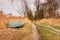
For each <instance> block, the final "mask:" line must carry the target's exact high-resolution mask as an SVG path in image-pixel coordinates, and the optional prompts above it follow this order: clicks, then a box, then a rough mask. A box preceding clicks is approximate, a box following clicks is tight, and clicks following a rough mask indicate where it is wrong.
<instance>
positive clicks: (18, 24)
mask: <svg viewBox="0 0 60 40" xmlns="http://www.w3.org/2000/svg"><path fill="white" fill-rule="evenodd" d="M22 26H24V21H12V22H9V23H8V27H10V28H18V27H22Z"/></svg>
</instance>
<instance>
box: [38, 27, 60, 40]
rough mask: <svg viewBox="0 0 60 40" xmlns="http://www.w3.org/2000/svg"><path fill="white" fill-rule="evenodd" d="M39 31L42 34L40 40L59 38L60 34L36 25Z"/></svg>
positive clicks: (57, 39) (58, 39) (55, 39)
mask: <svg viewBox="0 0 60 40" xmlns="http://www.w3.org/2000/svg"><path fill="white" fill-rule="evenodd" d="M38 29H39V32H40V33H41V34H42V40H60V36H59V35H57V34H55V33H52V32H50V31H48V30H46V29H43V28H41V27H38Z"/></svg>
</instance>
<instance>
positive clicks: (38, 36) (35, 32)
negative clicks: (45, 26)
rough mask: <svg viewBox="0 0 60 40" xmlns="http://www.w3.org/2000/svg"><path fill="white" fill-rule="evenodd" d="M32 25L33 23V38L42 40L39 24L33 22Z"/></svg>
mask: <svg viewBox="0 0 60 40" xmlns="http://www.w3.org/2000/svg"><path fill="white" fill-rule="evenodd" d="M31 25H32V34H31V38H32V40H40V35H39V33H38V30H37V26H36V25H35V24H33V23H31Z"/></svg>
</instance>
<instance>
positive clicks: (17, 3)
mask: <svg viewBox="0 0 60 40" xmlns="http://www.w3.org/2000/svg"><path fill="white" fill-rule="evenodd" d="M56 1H57V3H58V4H59V5H60V0H56ZM33 2H34V0H27V3H28V6H29V7H31V10H33V11H34V10H35V7H34V4H33ZM41 2H44V0H41ZM23 6H24V4H22V0H13V4H12V5H11V0H0V10H1V9H2V8H3V10H4V12H5V13H6V14H8V13H12V14H13V15H14V16H19V13H18V12H17V10H18V7H19V8H20V13H21V15H22V16H23V14H24V13H23V10H24V7H23Z"/></svg>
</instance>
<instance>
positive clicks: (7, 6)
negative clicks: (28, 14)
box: [0, 0, 24, 16]
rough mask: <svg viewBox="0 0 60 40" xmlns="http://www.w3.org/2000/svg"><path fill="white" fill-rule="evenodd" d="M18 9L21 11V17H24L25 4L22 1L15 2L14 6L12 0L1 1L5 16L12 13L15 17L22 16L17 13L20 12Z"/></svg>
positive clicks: (0, 6)
mask: <svg viewBox="0 0 60 40" xmlns="http://www.w3.org/2000/svg"><path fill="white" fill-rule="evenodd" d="M18 7H19V9H20V13H21V16H23V14H24V13H23V11H22V10H23V8H22V7H23V4H22V2H21V1H20V0H13V3H12V5H11V0H0V10H1V9H3V11H4V12H5V14H9V13H12V15H13V16H20V15H19V13H18V12H17V11H19V9H18Z"/></svg>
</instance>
